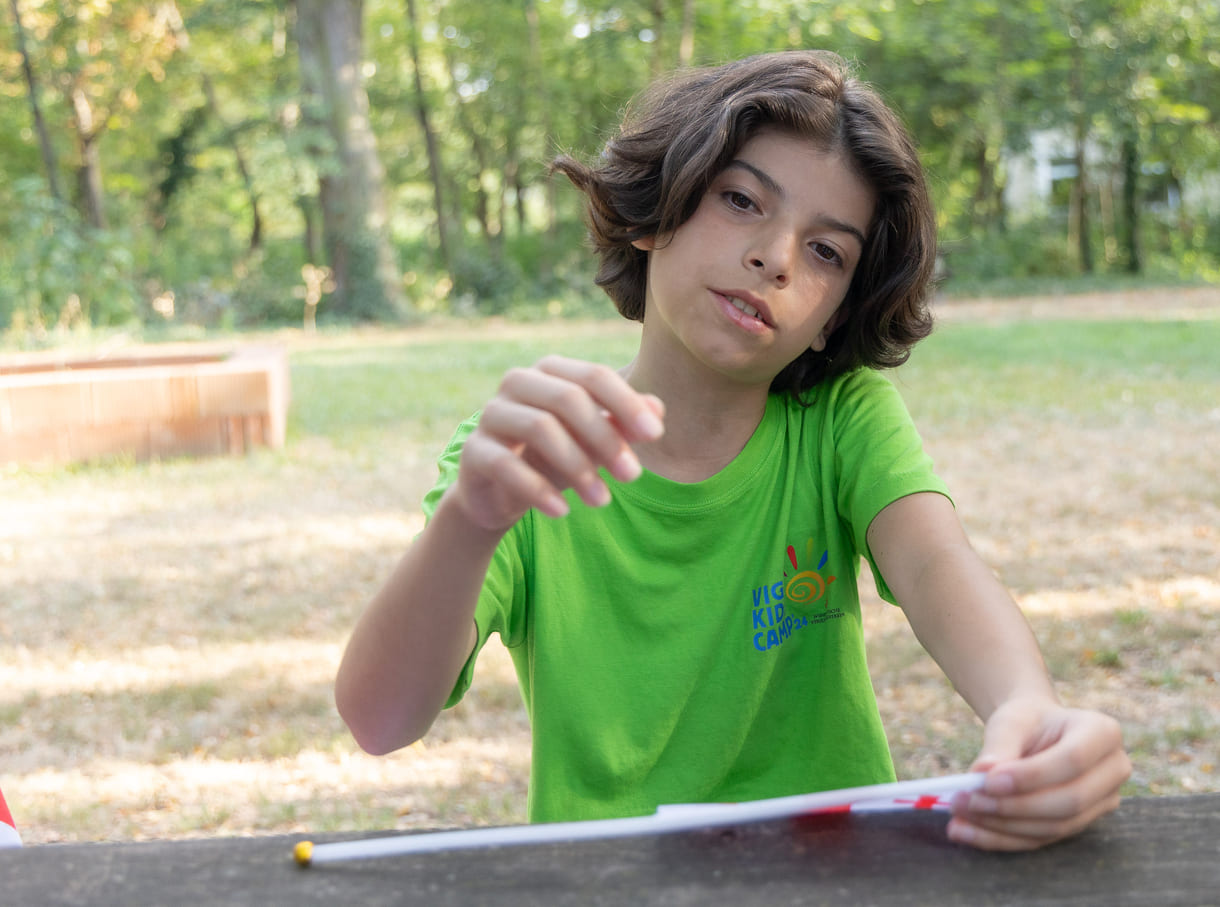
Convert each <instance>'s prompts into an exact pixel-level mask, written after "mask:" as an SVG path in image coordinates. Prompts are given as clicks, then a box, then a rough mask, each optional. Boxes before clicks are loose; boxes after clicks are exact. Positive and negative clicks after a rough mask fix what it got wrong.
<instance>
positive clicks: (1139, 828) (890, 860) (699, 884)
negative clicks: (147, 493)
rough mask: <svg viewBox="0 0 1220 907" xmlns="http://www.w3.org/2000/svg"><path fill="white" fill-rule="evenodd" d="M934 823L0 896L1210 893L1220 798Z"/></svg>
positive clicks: (254, 900) (1168, 896)
mask: <svg viewBox="0 0 1220 907" xmlns="http://www.w3.org/2000/svg"><path fill="white" fill-rule="evenodd" d="M945 822H946V818H945V816H944V815H943V814H935V813H928V812H906V813H885V814H880V813H877V814H868V815H855V816H848V815H841V816H819V817H811V818H806V819H800V820H795V821H777V822H767V823H760V824H754V825H742V826H738V827H735V828H728V829H709V830H705V831H697V832H683V833H679V834H672V835H660V836H655V837H647V838H624V839H618V840H606V841H586V842H580V843H569V844H554V845H544V846H525V847H506V848H493V849H485V850H467V851H454V852H448V853H436V854H430V855H417V856H405V857H388V858H382V859H376V860H362V861H353V862H342V863H326V864H321V865H317V866H313V867H311V868H308V869H302V868H300V867H298V866H297V865H296V864H295V863H294V862H293V859H292V847H293V845H294V844H295V843H296V842H297V841H299V840H302V839H303V838H305V837H307V836H304V835H298V836H282V837H262V838H223V839H204V840H195V841H172V842H171V841H167V842H161V843H134V844H47V845H42V846H37V847H26V848H24V849H21V850H12V851H0V904H4V905H9V904H11V905H26V904H37V905H57V904H106V905H110V904H115V905H147V904H166V905H182V904H220V905H228V904H233V905H240V904H251V905H259V907H271V905H280V904H292V905H296V904H327V905H331V907H334V905H347V904H361V905H364V904H428V905H434V904H435V905H446V904H462V905H475V904H505V905H530V907H536V905H553V904H581V905H585V904H588V905H599V904H629V905H647V904H675V905H698V907H706V905H719V904H726V905H727V904H731V905H752V904H766V905H779V904H819V905H822V904H825V905H837V904H845V905H846V904H850V905H852V907H860V905H870V904H871V905H891V904H936V905H953V904H960V905H971V907H982V905H989V904H1022V905H1025V904H1039V905H1040V904H1072V905H1099V907H1100V905H1105V907H1114V905H1141V907H1143V905H1167V904H1179V905H1190V907H1206V905H1213V907H1214V905H1220V794H1204V795H1199V796H1193V797H1166V798H1146V799H1134V800H1128V801H1126V802H1124V803H1123V805H1122V807H1121V808H1120V809H1119V811H1118V812H1117V813H1115V814H1113V815H1110V816H1107V817H1106V818H1105V819H1103V820H1101V821H1100V822H1098V823H1097V824H1096V825H1094V826H1093V827H1092V828H1091V829H1089V830H1088V831H1086V832H1085V833H1084V834H1083V835H1080V836H1078V837H1076V838H1074V839H1072V840H1070V841H1067V842H1063V843H1061V844H1057V845H1054V846H1052V847H1048V848H1045V849H1043V850H1040V851H1037V852H1035V853H1031V854H993V853H981V852H978V851H974V850H970V849H967V848H963V847H958V846H956V845H953V844H950V843H948V842H947V841H946V840H945V838H944V826H945ZM342 837H343V836H338V837H337V836H318V837H315V838H313V840H315V841H316V842H319V843H320V842H322V841H325V840H339V839H342ZM346 837H348V838H350V837H358V836H351V835H349V836H346Z"/></svg>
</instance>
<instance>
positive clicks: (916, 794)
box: [294, 772, 984, 866]
mask: <svg viewBox="0 0 1220 907" xmlns="http://www.w3.org/2000/svg"><path fill="white" fill-rule="evenodd" d="M983 777H984V776H983V774H982V773H979V772H975V773H971V774H965V775H946V776H944V777H940V778H926V779H923V780H919V781H897V782H894V783H892V784H874V785H870V786H868V787H851V788H844V789H842V790H833V791H823V792H821V793H816V794H797V795H795V796H791V797H775V798H773V799H770V800H751V801H748V802H746V803H678V804H670V805H666V806H661V807H659V808H658V809H657V811H656V812H655V813H654V814H653V815H651V816H633V817H629V818H625V819H595V820H591V821H584V822H549V823H544V824H540V825H513V826H508V827H505V828H475V829H468V830H465V831H440V832H429V833H425V834H417V835H411V834H406V835H393V836H391V837H384V838H366V839H364V840H358V841H340V842H337V843H334V844H317V845H314V844H312V843H310V842H308V841H302V842H300V843H299V844H298V845H297V847H296V849H295V851H294V853H295V856H296V860H297V862H298V863H300V864H301V865H303V866H308V865H310V864H312V863H332V862H336V861H339V860H365V859H372V858H374V857H389V856H399V855H403V854H414V853H432V852H435V851H441V850H466V849H469V848H474V847H506V846H515V845H520V844H553V843H559V842H568V841H588V840H593V839H603V838H624V837H634V836H640V835H659V834H668V833H672V832H678V831H689V830H692V829H697V828H715V827H720V826H725V825H739V824H744V823H747V822H762V821H765V820H767V819H780V818H785V817H787V816H799V815H802V814H804V813H815V812H819V811H826V810H832V809H842V808H843V807H850V806H851V805H852V804H853V803H868V804H869V805H870V808H871V809H873V810H876V809H878V808H879V803H880V801H897V800H902V799H910V800H918V799H919V798H920V797H931V796H936V797H941V796H945V795H949V794H953V793H956V792H958V791H971V790H978V789H979V788H981V787H982V786H983ZM891 808H892V809H904V808H910V806H909V805H906V804H899V803H893V804H892V806H891Z"/></svg>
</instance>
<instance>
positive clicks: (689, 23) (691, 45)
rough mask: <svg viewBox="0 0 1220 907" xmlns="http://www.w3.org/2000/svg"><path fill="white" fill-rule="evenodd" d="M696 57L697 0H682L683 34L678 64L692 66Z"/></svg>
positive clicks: (679, 46)
mask: <svg viewBox="0 0 1220 907" xmlns="http://www.w3.org/2000/svg"><path fill="white" fill-rule="evenodd" d="M694 58H695V0H682V36H681V37H680V38H679V39H678V65H679V66H690V64H691V61H692V60H694Z"/></svg>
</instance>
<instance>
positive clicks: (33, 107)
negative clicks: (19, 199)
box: [9, 0, 64, 202]
mask: <svg viewBox="0 0 1220 907" xmlns="http://www.w3.org/2000/svg"><path fill="white" fill-rule="evenodd" d="M9 5H10V6H11V7H12V10H13V24H14V30H15V31H16V34H17V51H18V53H20V54H21V70H22V72H23V73H25V84H26V90H27V91H28V92H29V96H30V113H31V114H32V115H33V117H34V132H35V133H37V135H38V148H39V151H41V153H42V165H43V167H44V168H46V171H47V189H48V191H49V192H50V193H51V198H53V199H55V201H57V202H62V201H63V198H64V196H63V193H62V192H61V191H60V188H59V161H58V160H57V159H56V157H55V146H54V145H52V144H51V135H50V133H48V132H47V124H46V121H45V120H44V119H43V118H42V105H41V104H39V102H38V79H37V78H36V77H35V76H34V66H33V64H32V63H31V62H30V54H29V51H28V50H27V49H26V46H25V28H24V27H23V26H22V24H21V8H20V7H19V6H18V5H17V0H10V2H9Z"/></svg>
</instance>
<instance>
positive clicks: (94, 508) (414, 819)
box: [0, 291, 1220, 842]
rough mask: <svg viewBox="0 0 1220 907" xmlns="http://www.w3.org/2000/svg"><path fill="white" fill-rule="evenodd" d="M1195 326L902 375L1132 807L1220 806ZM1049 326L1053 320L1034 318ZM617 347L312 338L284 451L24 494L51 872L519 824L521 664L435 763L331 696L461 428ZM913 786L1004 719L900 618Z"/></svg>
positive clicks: (524, 766) (15, 750)
mask: <svg viewBox="0 0 1220 907" xmlns="http://www.w3.org/2000/svg"><path fill="white" fill-rule="evenodd" d="M1209 299H1210V301H1207V300H1205V301H1204V302H1203V303H1202V304H1200V305H1198V306H1196V307H1195V308H1193V309H1192V310H1191V312H1190V313H1189V317H1177V315H1175V314H1174V313H1173V312H1168V313H1167V312H1166V311H1165V310H1164V309H1163V308H1157V307H1156V306H1153V305H1151V304H1149V305H1148V306H1143V307H1140V306H1134V307H1133V306H1125V307H1122V308H1121V310H1120V311H1119V312H1118V313H1117V316H1116V315H1115V314H1113V313H1110V314H1107V312H1106V311H1105V310H1104V309H1103V311H1101V312H1100V313H1098V312H1097V311H1094V310H1092V309H1089V310H1088V311H1083V310H1082V312H1081V313H1079V317H1076V316H1075V315H1073V312H1072V311H1071V310H1070V308H1069V309H1068V310H1066V311H1056V312H1055V314H1054V316H1053V317H1048V316H1044V315H1040V314H1038V312H1037V311H1032V312H1031V309H1030V308H1029V307H1025V308H1023V307H1021V306H1019V305H1016V304H1012V305H1008V304H996V305H994V306H991V307H983V308H980V309H974V308H971V307H970V306H967V305H959V304H958V303H950V304H946V307H945V309H946V311H945V313H944V317H943V324H942V326H941V328H940V329H939V330H938V332H937V333H936V334H934V335H933V337H932V338H930V339H929V340H928V341H926V342H925V344H923V345H922V346H921V347H919V348H918V349H917V351H916V353H915V355H914V356H913V358H912V360H911V361H910V362H909V363H908V364H907V365H906V366H904V367H902V368H901V369H899V370H898V371H897V372H895V373H894V374H893V379H894V380H895V382H896V383H897V384H898V386H899V387H900V388H901V390H902V392H903V394H904V396H905V397H906V399H907V401H908V404H909V406H910V408H911V410H912V412H913V414H914V415H915V418H916V421H917V422H918V423H919V424H920V426H921V429H922V430H923V432H924V435H925V439H926V441H927V445H928V448H929V450H930V451H931V453H932V454H933V456H934V458H935V459H936V461H937V464H938V468H939V470H940V472H941V473H942V474H943V475H944V476H945V478H946V479H947V480H948V482H949V484H950V487H951V488H953V490H954V496H955V501H956V503H957V506H958V509H959V511H960V512H961V514H962V517H963V519H964V520H965V522H966V523H967V526H968V528H969V530H970V532H971V535H972V537H973V539H974V540H975V543H976V546H977V547H978V548H979V550H980V552H981V553H982V554H983V556H984V557H985V559H986V560H987V561H988V563H989V564H991V565H992V567H993V568H994V569H996V570H997V572H998V573H999V574H1000V575H1001V577H1002V578H1003V579H1004V581H1005V582H1006V583H1007V584H1008V586H1009V587H1010V588H1011V589H1012V590H1013V593H1014V595H1016V597H1017V599H1018V601H1019V602H1020V604H1021V606H1022V608H1023V609H1024V610H1025V612H1026V613H1027V615H1028V616H1029V619H1030V621H1031V623H1032V624H1033V625H1034V628H1035V631H1036V632H1037V634H1038V636H1039V638H1040V639H1041V641H1042V643H1043V646H1044V649H1045V651H1046V655H1047V660H1048V663H1049V665H1050V667H1051V669H1052V671H1053V672H1054V674H1055V675H1056V678H1057V679H1058V681H1059V684H1060V688H1061V691H1062V694H1063V696H1064V698H1065V700H1067V701H1068V702H1070V703H1072V704H1077V705H1087V706H1092V707H1098V708H1102V709H1105V710H1107V711H1110V712H1112V713H1113V714H1115V715H1117V716H1118V717H1119V718H1120V719H1121V720H1122V721H1123V722H1124V725H1125V727H1126V733H1127V739H1128V745H1129V748H1130V749H1131V752H1132V755H1133V759H1134V761H1135V765H1136V771H1135V775H1134V777H1133V779H1132V782H1131V784H1130V785H1129V793H1132V794H1143V795H1147V794H1152V795H1160V794H1174V793H1189V792H1195V791H1209V790H1210V791H1215V790H1220V776H1218V775H1217V773H1216V765H1217V762H1218V761H1220V696H1218V695H1217V683H1218V681H1220V664H1218V663H1217V660H1216V658H1215V655H1214V644H1213V640H1214V639H1215V638H1216V636H1217V635H1218V634H1220V573H1218V571H1220V566H1218V562H1220V557H1218V556H1217V554H1218V552H1220V458H1218V457H1217V456H1216V455H1215V451H1217V450H1220V356H1217V355H1216V352H1215V351H1216V350H1217V349H1220V296H1218V295H1217V294H1216V293H1215V292H1214V291H1213V292H1212V294H1211V296H1210V297H1209ZM1035 308H1036V307H1035ZM636 331H637V329H636V328H635V327H633V326H632V325H628V324H623V323H619V322H612V321H607V322H595V323H594V322H588V323H558V324H551V323H548V324H534V325H531V324H499V323H497V324H478V325H470V324H458V325H451V326H444V325H436V326H427V327H422V328H418V329H414V330H410V331H395V332H389V331H345V332H335V333H321V334H318V335H315V336H312V337H305V336H302V335H299V334H286V335H284V336H283V338H282V339H283V340H284V342H286V343H288V344H289V345H290V347H291V350H292V358H291V361H292V382H293V405H292V412H291V416H290V424H289V441H288V444H287V446H286V447H285V448H284V449H283V450H282V451H276V452H261V453H257V454H255V455H253V456H250V457H247V458H244V459H213V460H170V461H162V462H155V463H133V462H125V461H112V462H108V463H102V464H92V465H88V466H75V467H66V468H39V467H28V468H19V469H14V468H9V469H7V470H4V471H0V604H2V607H0V788H2V789H3V790H4V792H5V796H6V798H7V800H8V802H9V805H10V807H11V808H12V810H13V812H14V816H15V818H16V820H17V822H18V826H19V827H20V829H21V831H22V833H23V835H24V837H25V839H26V840H27V842H50V841H64V840H76V841H79V840H124V839H133V838H136V839H139V838H151V837H156V838H172V837H194V836H200V835H220V834H226V835H227V834H246V833H272V832H289V831H311V832H317V831H326V830H332V829H352V828H376V829H389V828H407V827H421V826H432V827H436V826H452V825H473V824H488V823H506V822H517V821H521V820H522V819H523V817H524V798H525V779H526V774H527V771H528V762H529V738H528V728H527V727H526V724H525V720H524V717H523V714H522V709H521V706H520V700H519V697H518V694H517V692H516V687H515V681H514V678H513V675H512V671H511V667H510V665H509V664H508V661H507V658H506V657H505V655H504V653H503V651H502V650H501V649H498V648H497V647H496V646H495V645H494V644H492V645H489V647H488V650H487V651H486V652H485V654H484V656H483V658H482V660H481V661H480V665H479V668H478V671H477V672H476V679H475V687H474V689H473V690H472V692H471V693H470V694H469V695H468V696H467V698H466V699H465V700H464V701H463V703H462V704H461V705H459V706H458V707H457V708H455V709H453V710H451V711H449V712H447V713H445V714H444V715H443V716H442V717H441V718H440V719H439V720H438V721H437V723H436V725H435V727H434V728H433V732H432V733H431V734H430V735H429V737H427V738H426V739H425V740H424V741H423V742H421V743H419V744H416V745H415V746H413V747H410V748H408V749H407V750H405V751H402V752H400V753H396V754H393V755H391V756H388V757H382V758H374V757H370V756H366V755H364V754H362V753H360V752H359V751H358V750H357V748H356V747H355V745H354V743H353V742H352V741H351V739H350V737H349V736H348V735H347V733H346V731H345V729H344V728H343V726H342V723H341V722H340V720H339V719H338V717H337V715H336V714H335V712H334V707H333V704H332V701H331V681H332V679H333V675H334V670H335V666H336V664H337V662H338V658H339V653H340V651H341V647H342V645H343V642H344V640H345V638H346V634H347V633H348V631H349V630H350V628H351V625H352V622H353V621H354V619H355V617H356V615H357V614H358V613H359V611H360V609H361V608H362V607H363V605H364V603H365V602H366V601H367V600H368V599H369V597H370V596H371V595H372V593H373V591H374V590H375V589H376V587H377V586H378V585H379V584H380V582H381V581H382V580H383V579H384V578H385V576H386V575H387V573H388V571H389V570H390V568H391V567H392V565H393V563H394V561H395V560H396V559H397V557H398V556H399V554H400V553H401V551H402V550H403V548H404V547H405V546H406V545H407V544H408V543H409V541H410V539H411V538H412V536H413V535H414V534H415V533H416V532H417V531H418V530H419V528H420V526H421V518H420V516H419V512H418V506H419V499H420V497H421V495H422V494H423V492H424V491H425V490H426V488H427V487H428V486H429V484H430V482H431V481H432V479H433V477H434V474H435V473H434V470H433V467H432V463H433V460H434V458H435V456H436V454H437V453H438V452H439V450H440V447H441V446H442V445H443V444H444V442H445V440H446V439H447V438H448V436H449V434H450V432H451V431H452V429H453V427H454V425H455V424H456V423H457V422H458V421H460V420H461V419H463V418H465V417H466V416H467V415H469V414H470V413H471V412H473V411H474V410H475V409H477V408H478V407H479V406H480V405H481V404H482V403H483V402H484V401H485V400H486V399H487V397H488V396H490V394H491V393H492V392H493V391H494V389H495V386H496V384H497V383H498V381H499V379H500V376H501V375H502V374H503V372H504V371H505V370H506V369H507V368H509V367H511V366H513V365H518V364H525V363H529V362H531V361H533V360H535V359H537V358H538V357H539V356H541V355H543V354H544V353H547V352H552V351H554V352H563V353H566V354H568V355H573V356H580V357H584V358H592V359H599V360H602V361H605V362H610V363H616V364H617V363H622V362H625V361H626V360H627V359H628V358H629V357H630V356H631V354H632V352H633V350H634V343H635V337H636ZM866 630H867V633H868V636H869V644H870V653H871V662H872V665H873V673H874V683H875V685H876V688H877V691H878V697H879V700H880V703H881V708H882V712H883V717H884V718H885V721H886V724H887V727H888V729H889V732H890V737H891V743H892V746H893V749H894V753H895V758H896V760H897V762H898V765H899V772H900V775H903V776H908V777H909V776H915V775H919V774H931V773H941V772H952V771H960V770H963V769H964V768H965V767H966V766H967V765H968V764H969V762H970V760H971V758H972V756H973V755H974V753H975V751H976V748H977V746H978V742H979V739H980V734H979V728H978V724H977V722H976V721H975V720H974V719H973V717H972V716H971V715H970V713H969V711H968V710H967V709H966V707H965V706H964V705H962V704H961V703H960V701H958V700H957V699H956V697H955V696H954V694H953V692H952V690H950V689H949V687H948V685H947V683H946V682H945V681H944V680H943V678H942V677H941V676H940V674H939V672H938V670H937V669H936V667H935V665H934V664H932V663H931V662H930V661H929V659H928V658H927V657H926V656H925V655H924V654H923V653H922V650H921V649H920V648H919V646H918V645H917V643H915V641H914V639H913V637H912V635H911V633H910V631H909V630H908V629H907V628H906V625H905V623H904V622H903V620H902V617H901V613H900V612H899V611H898V610H897V609H895V608H891V607H889V606H886V605H883V604H881V603H880V602H878V601H875V600H870V602H869V604H868V607H867V609H866Z"/></svg>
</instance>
